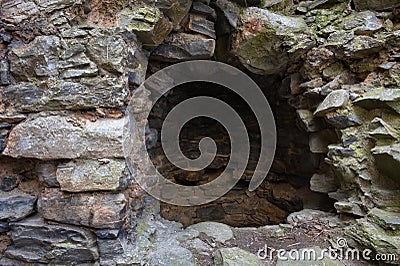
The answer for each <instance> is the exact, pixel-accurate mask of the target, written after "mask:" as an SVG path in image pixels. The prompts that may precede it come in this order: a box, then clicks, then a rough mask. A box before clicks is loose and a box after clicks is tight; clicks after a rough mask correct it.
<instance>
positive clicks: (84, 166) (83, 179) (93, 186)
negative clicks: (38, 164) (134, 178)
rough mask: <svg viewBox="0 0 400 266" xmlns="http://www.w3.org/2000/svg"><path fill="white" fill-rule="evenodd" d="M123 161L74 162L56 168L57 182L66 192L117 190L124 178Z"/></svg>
mask: <svg viewBox="0 0 400 266" xmlns="http://www.w3.org/2000/svg"><path fill="white" fill-rule="evenodd" d="M126 174H127V173H126V172H125V161H124V160H114V159H99V160H75V161H71V162H68V163H65V164H59V165H58V166H57V172H56V176H57V181H58V183H59V184H60V187H61V190H63V191H68V192H83V191H101V190H117V189H118V188H119V186H120V179H121V178H123V177H124V176H126Z"/></svg>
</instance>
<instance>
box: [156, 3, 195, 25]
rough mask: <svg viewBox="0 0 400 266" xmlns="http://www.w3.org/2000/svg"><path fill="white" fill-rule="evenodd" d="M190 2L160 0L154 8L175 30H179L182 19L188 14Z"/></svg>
mask: <svg viewBox="0 0 400 266" xmlns="http://www.w3.org/2000/svg"><path fill="white" fill-rule="evenodd" d="M191 5H192V1H191V0H161V1H157V2H156V6H157V7H158V8H159V9H160V10H161V11H162V12H163V13H164V15H165V16H167V17H168V18H169V19H170V20H171V22H172V24H173V25H174V27H175V28H179V24H180V23H181V21H182V19H183V18H184V17H185V16H186V14H187V13H188V12H189V9H190V6H191Z"/></svg>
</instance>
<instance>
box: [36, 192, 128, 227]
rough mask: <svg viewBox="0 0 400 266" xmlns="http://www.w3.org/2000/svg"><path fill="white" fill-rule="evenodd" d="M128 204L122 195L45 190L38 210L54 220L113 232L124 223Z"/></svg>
mask: <svg viewBox="0 0 400 266" xmlns="http://www.w3.org/2000/svg"><path fill="white" fill-rule="evenodd" d="M126 204H127V200H126V198H125V196H124V194H122V193H119V194H114V193H96V194H90V193H86V194H84V193H79V194H74V193H73V194H71V193H65V192H61V191H59V190H58V189H55V188H46V189H45V191H44V193H43V194H42V196H41V198H40V199H39V201H38V211H39V213H40V214H41V215H42V216H43V217H44V218H45V219H48V220H52V221H57V222H61V223H67V224H75V225H83V226H88V227H93V228H99V229H105V228H109V229H114V228H119V227H120V226H121V225H122V224H123V223H124V220H125V215H126Z"/></svg>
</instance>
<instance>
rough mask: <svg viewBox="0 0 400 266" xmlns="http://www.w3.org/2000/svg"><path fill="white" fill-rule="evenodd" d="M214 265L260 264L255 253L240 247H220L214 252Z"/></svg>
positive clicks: (253, 265)
mask: <svg viewBox="0 0 400 266" xmlns="http://www.w3.org/2000/svg"><path fill="white" fill-rule="evenodd" d="M214 265H215V266H240V265H243V266H261V265H264V264H263V263H262V262H261V261H260V260H259V259H258V257H257V256H256V255H254V254H252V253H250V252H248V251H245V250H243V249H240V248H236V247H234V248H221V249H219V250H217V251H216V252H215V253H214Z"/></svg>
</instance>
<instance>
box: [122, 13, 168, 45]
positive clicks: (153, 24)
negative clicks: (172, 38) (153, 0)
mask: <svg viewBox="0 0 400 266" xmlns="http://www.w3.org/2000/svg"><path fill="white" fill-rule="evenodd" d="M119 24H120V25H121V26H125V27H128V28H129V29H131V30H132V31H133V32H134V33H135V34H136V36H137V37H138V39H139V40H140V41H141V42H142V44H143V45H144V46H145V47H150V48H151V47H156V46H158V45H159V44H161V43H162V42H163V40H164V39H165V38H166V37H167V36H168V34H169V33H170V32H171V30H172V23H171V22H169V20H168V19H167V18H165V17H164V15H163V14H162V12H161V11H160V10H159V9H158V8H157V7H151V6H137V7H134V8H133V9H131V10H130V9H127V10H124V11H123V12H121V14H120V21H119Z"/></svg>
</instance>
